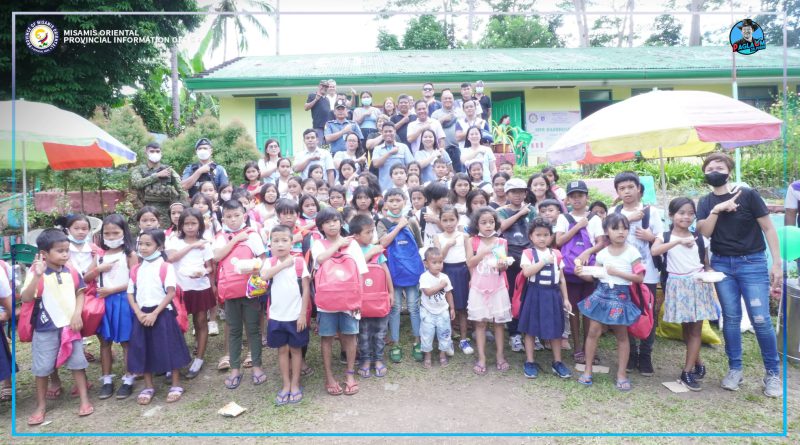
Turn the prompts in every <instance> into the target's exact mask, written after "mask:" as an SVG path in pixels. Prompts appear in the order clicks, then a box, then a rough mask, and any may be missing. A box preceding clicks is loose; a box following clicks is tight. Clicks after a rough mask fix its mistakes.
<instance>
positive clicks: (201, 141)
mask: <svg viewBox="0 0 800 445" xmlns="http://www.w3.org/2000/svg"><path fill="white" fill-rule="evenodd" d="M201 145H208V146H209V147H210V146H211V141H209V140H208V138H200V139H198V140H197V142H196V143H195V144H194V149H195V150H197V148H198V147H200V146H201Z"/></svg>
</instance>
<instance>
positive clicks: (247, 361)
mask: <svg viewBox="0 0 800 445" xmlns="http://www.w3.org/2000/svg"><path fill="white" fill-rule="evenodd" d="M242 367H244V368H252V367H253V355H252V354H251V353H249V352H248V353H247V356H245V358H244V361H243V362H242Z"/></svg>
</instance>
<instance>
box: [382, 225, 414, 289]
mask: <svg viewBox="0 0 800 445" xmlns="http://www.w3.org/2000/svg"><path fill="white" fill-rule="evenodd" d="M381 223H382V224H383V225H384V226H385V227H386V230H387V231H389V232H391V231H392V229H394V227H395V226H396V224H395V223H392V222H391V221H389V220H388V219H386V218H383V219H381ZM386 258H387V259H388V261H387V266H389V273H390V274H391V276H392V283H394V285H395V286H396V287H406V286H414V285H417V284H419V277H421V276H422V273H423V272H425V265H423V264H422V258H421V257H420V256H419V246H417V241H416V240H415V239H414V234H413V232H411V229H410V228H409V227H408V226H406V227H403V230H401V231H400V233H398V234H397V236H396V237H395V238H394V240H392V243H391V244H389V246H388V247H387V248H386Z"/></svg>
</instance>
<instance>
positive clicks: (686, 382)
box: [681, 371, 703, 391]
mask: <svg viewBox="0 0 800 445" xmlns="http://www.w3.org/2000/svg"><path fill="white" fill-rule="evenodd" d="M681 384H683V386H685V387H687V388H689V389H690V390H692V391H700V390H702V389H703V387H702V386H700V383H699V382H698V381H697V380H695V378H694V373H691V372H686V371H683V372H681Z"/></svg>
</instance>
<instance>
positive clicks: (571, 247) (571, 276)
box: [561, 213, 594, 283]
mask: <svg viewBox="0 0 800 445" xmlns="http://www.w3.org/2000/svg"><path fill="white" fill-rule="evenodd" d="M564 217H565V218H566V219H567V222H568V223H569V228H568V229H567V230H572V228H573V227H575V224H577V223H578V222H577V221H576V220H575V217H574V216H572V215H570V214H569V213H565V214H564ZM593 217H594V215H592V214H590V215H589V216H588V217H587V218H588V219H591V218H593ZM591 246H592V239H591V237H590V236H589V231H588V230H587V229H586V227H584V228H582V229H581V230H580V231H579V232H578V233H576V234H575V236H573V237H572V238H570V240H569V241H567V242H566V243H564V245H563V246H561V253H562V255H564V278H565V279H566V280H567V282H570V283H580V282H582V281H583V280H582V279H581V278H580V277H578V276H576V275H575V259H576V258H578V257H579V256H581V254H582V253H583V252H584V251H585V250H586V249H588V248H590V247H591ZM593 265H594V255H592V256H590V257H589V261H588V262H587V263H586V264H585V266H593Z"/></svg>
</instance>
